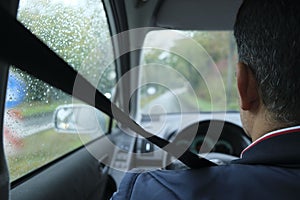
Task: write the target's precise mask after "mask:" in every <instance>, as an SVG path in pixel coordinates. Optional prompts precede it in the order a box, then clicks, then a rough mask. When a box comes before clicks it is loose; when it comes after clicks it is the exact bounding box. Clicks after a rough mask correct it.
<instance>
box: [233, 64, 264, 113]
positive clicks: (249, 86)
mask: <svg viewBox="0 0 300 200" xmlns="http://www.w3.org/2000/svg"><path fill="white" fill-rule="evenodd" d="M236 76H237V86H238V92H239V95H240V106H241V109H243V110H248V111H255V109H257V108H258V106H259V103H260V98H259V92H258V87H257V81H256V79H255V76H254V74H253V73H252V71H251V70H250V68H249V66H247V65H246V64H244V63H242V62H239V63H238V64H237V74H236Z"/></svg>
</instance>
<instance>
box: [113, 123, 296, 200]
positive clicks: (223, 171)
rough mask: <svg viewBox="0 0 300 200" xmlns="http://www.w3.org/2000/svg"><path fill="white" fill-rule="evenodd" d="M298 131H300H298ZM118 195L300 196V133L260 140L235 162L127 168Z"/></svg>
mask: <svg viewBox="0 0 300 200" xmlns="http://www.w3.org/2000/svg"><path fill="white" fill-rule="evenodd" d="M295 131H297V132H295ZM112 199H113V200H121V199H122V200H123V199H131V200H160V199H166V200H171V199H185V200H193V199H229V200H233V199H237V200H244V199H255V200H256V199H264V200H269V199H270V200H274V199H283V200H289V199H297V200H298V199H300V132H299V129H298V130H294V131H288V132H281V133H278V134H273V135H272V136H269V137H265V138H264V139H262V140H260V141H256V142H255V143H254V144H252V145H251V146H250V147H249V148H247V149H246V150H245V151H244V152H243V154H242V158H241V159H238V160H235V161H233V162H232V163H231V164H230V165H223V166H216V167H207V168H203V169H198V170H190V169H187V170H174V171H170V170H169V171H168V170H157V171H149V172H144V173H130V172H128V173H126V175H125V177H124V178H123V180H122V182H121V185H120V187H119V189H118V191H117V193H115V194H114V196H113V197H112Z"/></svg>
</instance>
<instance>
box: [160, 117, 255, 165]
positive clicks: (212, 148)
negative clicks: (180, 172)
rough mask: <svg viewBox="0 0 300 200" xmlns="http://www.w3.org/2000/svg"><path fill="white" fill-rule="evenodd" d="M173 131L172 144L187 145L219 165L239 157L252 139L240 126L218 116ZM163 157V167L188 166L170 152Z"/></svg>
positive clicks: (183, 146) (187, 147) (186, 147)
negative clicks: (217, 118) (218, 118)
mask: <svg viewBox="0 0 300 200" xmlns="http://www.w3.org/2000/svg"><path fill="white" fill-rule="evenodd" d="M174 135H175V137H173V139H171V141H172V143H173V144H174V145H175V147H176V146H178V147H180V148H184V149H190V150H191V151H192V152H194V153H195V154H198V155H199V156H202V157H205V158H206V159H208V160H210V161H212V162H214V163H216V164H218V165H226V164H229V163H230V162H231V161H232V160H235V159H238V158H239V155H240V154H241V152H242V151H243V149H244V148H246V147H247V146H248V145H249V144H250V143H251V140H250V138H249V137H248V136H247V135H246V134H245V132H244V130H243V129H242V128H241V127H239V126H238V125H235V124H233V123H230V122H226V121H221V120H207V121H201V122H196V123H194V124H191V125H189V126H187V127H186V128H184V129H182V130H181V131H179V132H178V133H177V134H174ZM164 161H165V163H164V164H165V166H166V167H165V168H166V169H183V168H187V167H186V166H185V165H184V164H183V163H181V162H180V161H178V160H177V159H176V158H174V157H172V156H170V155H169V154H167V155H166V156H165V159H164Z"/></svg>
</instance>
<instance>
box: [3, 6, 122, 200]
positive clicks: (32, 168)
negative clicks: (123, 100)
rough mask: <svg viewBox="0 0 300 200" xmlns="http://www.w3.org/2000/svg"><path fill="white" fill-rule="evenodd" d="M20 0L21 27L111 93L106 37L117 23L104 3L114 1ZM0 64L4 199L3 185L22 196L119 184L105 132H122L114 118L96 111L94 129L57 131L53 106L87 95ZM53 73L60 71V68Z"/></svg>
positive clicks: (97, 193) (98, 194)
mask: <svg viewBox="0 0 300 200" xmlns="http://www.w3.org/2000/svg"><path fill="white" fill-rule="evenodd" d="M105 6H106V7H105ZM17 7H18V9H17V13H16V18H17V20H18V21H19V22H20V23H21V24H23V26H25V27H26V28H27V29H28V30H29V31H30V32H31V33H32V34H34V35H36V36H37V37H38V38H39V39H40V40H41V41H43V42H44V43H45V44H46V45H47V46H48V47H49V48H50V49H51V50H52V51H53V52H55V53H56V54H57V55H58V56H59V57H60V58H62V59H63V60H64V61H65V62H67V63H68V64H69V65H70V66H72V67H73V69H75V70H76V71H78V72H79V73H81V74H82V75H83V76H84V77H85V78H86V79H87V80H88V81H89V82H90V83H91V84H92V85H93V86H95V87H96V88H97V89H99V90H100V91H101V92H102V93H103V94H105V96H106V97H108V98H113V86H114V84H115V83H116V80H117V71H118V70H117V67H116V65H115V63H114V62H112V61H113V54H114V48H113V45H112V42H111V40H110V36H111V29H115V27H111V26H112V24H116V22H114V21H113V18H111V19H109V20H110V23H109V20H108V17H107V16H112V13H107V10H109V11H111V9H112V8H109V4H108V3H106V4H105V5H104V4H103V3H102V1H100V0H99V1H98V0H89V1H88V0H86V1H85V0H83V1H68V0H53V1H45V0H29V1H28V0H21V1H20V2H19V5H18V6H17ZM6 8H8V7H6ZM11 10H14V9H11ZM12 13H13V12H12ZM28 51H30V50H28ZM30 59H39V58H35V57H32V58H30ZM43 62H45V63H46V62H48V61H47V60H45V61H43ZM24 64H25V63H24ZM0 65H1V79H0V84H1V88H2V89H1V104H2V107H1V115H2V117H3V118H4V121H3V124H0V125H1V129H2V127H3V137H1V138H2V139H3V141H2V143H3V146H4V152H0V153H1V161H2V162H1V164H2V167H1V199H8V196H9V195H8V192H9V193H10V198H11V199H22V200H23V199H108V198H109V197H110V196H111V194H112V192H114V191H115V190H116V186H115V180H113V178H112V177H111V176H110V175H109V166H107V164H108V163H109V162H110V160H111V159H112V156H113V152H114V146H113V145H110V143H109V138H110V136H109V133H112V132H113V133H114V134H118V132H119V130H118V129H116V130H114V129H113V128H114V123H112V119H111V118H110V117H108V116H106V115H105V114H104V113H101V112H100V111H95V112H97V115H98V116H99V115H100V116H101V120H100V121H98V122H99V126H100V129H99V130H97V131H94V132H88V133H87V132H85V131H84V130H83V131H78V130H77V131H75V132H72V131H68V130H66V131H62V129H59V128H58V126H56V124H55V123H54V119H56V117H57V115H56V114H57V110H59V108H64V109H66V108H68V106H70V105H73V104H76V105H78V106H79V107H80V108H84V106H85V105H84V102H82V101H80V100H79V99H76V98H73V97H72V96H71V95H68V94H66V93H64V92H62V91H61V90H59V89H57V88H55V87H53V86H51V85H49V84H47V83H45V82H44V81H43V80H40V79H37V78H36V77H34V76H32V75H30V74H28V73H26V72H25V71H22V70H20V69H19V66H12V65H10V63H6V60H1V62H0ZM21 65H22V64H21ZM57 76H61V75H60V72H59V71H57ZM66 78H67V77H66ZM5 91H6V96H5ZM72 109H73V107H72ZM112 130H113V131H112ZM3 155H5V156H6V160H5V157H4V156H3ZM6 161H7V165H6V163H5V162H6ZM8 175H9V178H8ZM2 177H3V178H2ZM9 187H10V189H9ZM8 190H10V191H8Z"/></svg>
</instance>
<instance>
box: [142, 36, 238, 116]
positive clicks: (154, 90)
mask: <svg viewBox="0 0 300 200" xmlns="http://www.w3.org/2000/svg"><path fill="white" fill-rule="evenodd" d="M236 62H237V52H236V44H235V41H234V37H233V32H232V31H174V30H159V31H151V32H149V33H148V34H147V36H146V39H145V42H144V48H143V52H142V58H141V67H140V69H141V70H140V71H141V72H140V73H141V84H140V85H141V86H140V87H139V110H140V112H141V113H142V114H163V113H179V112H183V113H184V112H215V111H238V98H237V92H236V83H235V81H236V80H235V65H236Z"/></svg>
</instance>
